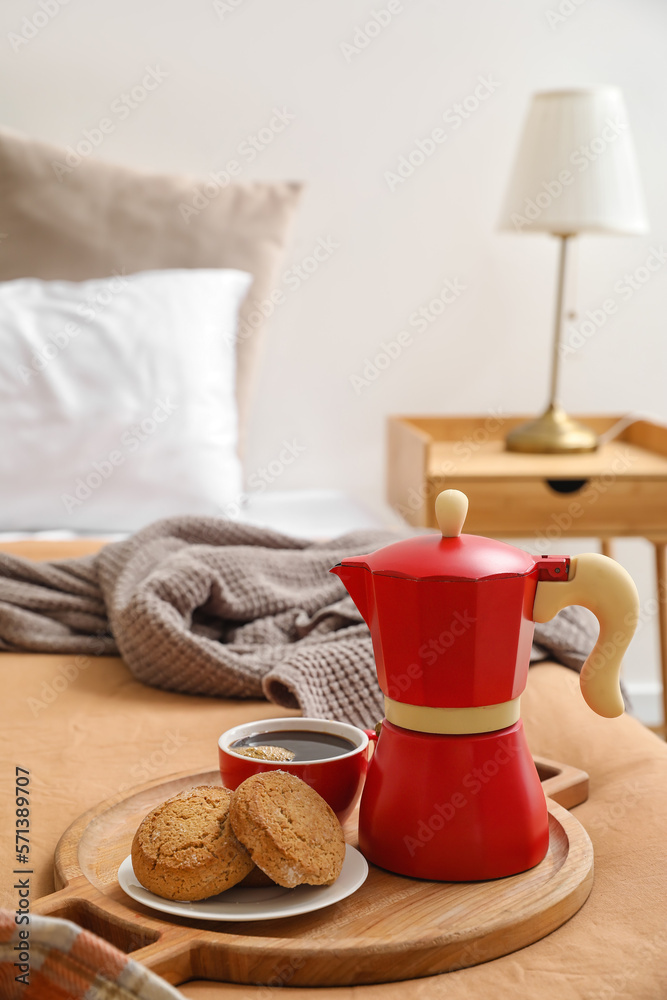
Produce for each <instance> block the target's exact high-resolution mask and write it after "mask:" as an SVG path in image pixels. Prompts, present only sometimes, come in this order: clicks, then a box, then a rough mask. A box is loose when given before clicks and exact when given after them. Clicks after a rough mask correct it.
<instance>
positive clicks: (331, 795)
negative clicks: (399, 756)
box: [218, 717, 376, 823]
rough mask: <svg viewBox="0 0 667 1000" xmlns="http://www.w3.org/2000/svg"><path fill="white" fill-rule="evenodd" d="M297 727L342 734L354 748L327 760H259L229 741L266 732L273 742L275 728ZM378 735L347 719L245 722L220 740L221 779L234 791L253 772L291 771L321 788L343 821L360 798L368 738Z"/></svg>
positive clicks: (312, 786) (366, 765)
mask: <svg viewBox="0 0 667 1000" xmlns="http://www.w3.org/2000/svg"><path fill="white" fill-rule="evenodd" d="M295 729H298V730H306V731H310V732H320V733H332V734H333V735H335V736H342V737H343V738H344V739H347V740H350V741H351V742H352V743H353V744H354V749H353V750H350V751H349V752H345V751H344V752H342V753H341V754H340V755H338V756H336V757H327V758H326V759H324V760H300V761H270V760H258V759H257V758H254V757H246V756H245V755H244V754H240V753H236V752H235V751H234V750H232V749H230V744H232V743H236V741H237V740H241V739H243V738H244V737H246V736H256V735H257V734H259V733H261V734H264V733H267V734H269V737H267V740H266V742H267V744H268V743H270V742H271V740H270V734H271V733H272V732H281V731H283V732H284V731H285V730H295ZM375 738H376V735H375V732H374V731H373V730H372V729H358V728H357V727H356V726H351V725H349V723H347V722H332V721H331V720H329V719H308V718H306V719H304V718H294V717H292V718H286V719H259V720H258V721H257V722H246V723H245V724H244V725H242V726H235V727H234V728H233V729H228V730H227V732H225V733H223V734H222V736H221V737H220V739H219V740H218V757H219V760H220V775H221V777H222V783H223V785H224V786H225V788H229V789H231V790H232V791H233V790H234V789H235V788H238V786H239V785H240V784H241V782H242V781H245V779H246V778H249V777H250V775H251V774H259V773H260V772H261V771H288V772H289V773H290V774H295V775H296V776H297V777H298V778H302V779H303V781H305V782H306V784H308V785H310V786H311V788H314V789H315V791H316V792H319V794H320V795H321V796H322V798H323V799H325V800H326V801H327V802H328V803H329V805H330V806H331V808H332V809H333V811H334V812H335V813H336V815H337V816H338V819H339V820H340V822H341V823H343V822H344V821H345V820H346V819H347V817H348V816H349V815H350V813H351V812H352V810H353V809H354V807H355V806H356V804H357V802H358V801H359V796H360V795H361V790H362V788H363V785H364V780H365V778H366V771H367V769H368V754H369V750H368V747H369V740H375Z"/></svg>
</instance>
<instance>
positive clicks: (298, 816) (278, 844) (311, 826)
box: [229, 771, 345, 889]
mask: <svg viewBox="0 0 667 1000" xmlns="http://www.w3.org/2000/svg"><path fill="white" fill-rule="evenodd" d="M229 815H230V819H231V823H232V828H233V830H234V833H235V834H236V836H237V837H238V839H239V840H240V841H241V843H242V844H244V845H245V847H247V849H248V852H249V854H250V856H251V857H252V860H253V861H254V862H255V864H256V865H257V867H258V868H261V869H262V871H263V872H266V874H267V875H268V876H269V878H271V879H273V881H274V882H277V883H278V885H282V886H286V887H287V888H290V889H291V888H293V887H294V886H296V885H301V884H302V883H307V884H309V885H330V884H331V883H332V882H334V881H335V880H336V879H337V878H338V876H339V875H340V873H341V869H342V867H343V861H344V858H345V841H344V839H343V830H342V828H341V825H340V823H339V822H338V819H337V817H336V814H335V813H334V811H333V809H332V808H331V806H330V805H328V804H327V803H326V802H325V801H324V799H323V798H322V797H321V796H320V795H318V794H317V792H316V791H314V789H312V788H311V787H310V785H307V784H306V783H305V781H302V780H301V778H297V777H295V776H294V775H293V774H287V773H286V772H285V771H263V772H261V773H260V774H253V775H252V777H250V778H246V780H245V781H244V782H243V783H242V784H241V785H239V787H238V788H237V789H236V791H235V792H232V801H231V805H230V809H229Z"/></svg>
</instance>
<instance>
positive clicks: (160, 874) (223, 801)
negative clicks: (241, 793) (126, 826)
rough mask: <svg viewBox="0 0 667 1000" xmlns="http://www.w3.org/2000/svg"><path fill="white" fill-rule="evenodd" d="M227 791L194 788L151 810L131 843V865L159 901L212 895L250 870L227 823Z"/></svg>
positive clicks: (210, 787) (244, 854)
mask: <svg viewBox="0 0 667 1000" xmlns="http://www.w3.org/2000/svg"><path fill="white" fill-rule="evenodd" d="M230 794H231V793H230V792H228V791H227V789H226V788H218V787H217V786H208V785H199V786H198V787H197V788H191V789H189V790H188V791H185V792H180V794H178V795H174V796H173V798H171V799H167V801H166V802H163V803H162V804H161V805H159V806H156V808H155V809H153V810H152V812H150V813H149V814H148V815H147V816H146V817H145V819H144V820H143V821H142V822H141V824H140V826H139V829H138V830H137V832H136V834H135V835H134V841H133V842H132V867H133V868H134V874H135V875H136V876H137V878H138V879H139V881H140V882H141V884H142V885H143V886H144V888H146V889H148V890H149V891H150V892H154V893H155V894H156V895H157V896H162V897H163V898H164V899H182V900H197V899H207V898H208V897H209V896H216V895H217V894H218V893H219V892H223V891H224V890H225V889H229V888H230V886H233V885H236V883H237V882H240V881H241V880H242V879H243V878H245V876H246V875H247V874H248V873H249V872H250V871H252V869H253V862H252V860H251V858H250V855H249V854H248V852H247V851H246V849H245V848H244V847H243V846H242V845H241V844H240V843H239V842H238V840H237V839H236V837H235V835H234V831H233V830H232V827H231V823H230V821H229V804H230Z"/></svg>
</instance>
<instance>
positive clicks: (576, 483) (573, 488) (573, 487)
mask: <svg viewBox="0 0 667 1000" xmlns="http://www.w3.org/2000/svg"><path fill="white" fill-rule="evenodd" d="M545 482H546V484H547V486H548V487H549V489H550V490H553V491H554V493H578V492H579V490H581V489H583V487H584V486H585V485H586V483H587V482H588V480H587V479H546V480H545Z"/></svg>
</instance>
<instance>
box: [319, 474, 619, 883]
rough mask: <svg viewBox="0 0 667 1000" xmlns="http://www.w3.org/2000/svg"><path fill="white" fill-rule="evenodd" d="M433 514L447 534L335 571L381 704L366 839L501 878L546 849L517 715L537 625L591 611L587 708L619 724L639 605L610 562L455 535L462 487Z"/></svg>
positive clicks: (363, 824)
mask: <svg viewBox="0 0 667 1000" xmlns="http://www.w3.org/2000/svg"><path fill="white" fill-rule="evenodd" d="M435 507H436V516H437V520H438V525H439V527H440V534H426V535H419V536H416V537H414V538H409V539H405V540H403V541H399V542H395V543H393V544H391V545H387V546H385V547H384V548H382V549H378V550H377V551H376V552H373V553H371V554H370V555H365V556H354V557H351V558H349V559H344V560H343V561H342V562H341V563H339V564H338V565H337V566H335V567H334V568H333V569H332V570H331V572H332V573H336V574H338V576H339V577H340V578H341V580H342V581H343V583H344V584H345V586H346V587H347V589H348V591H349V593H350V595H351V596H352V599H353V600H354V602H355V604H356V605H357V607H358V608H359V611H360V612H361V614H362V615H363V617H364V619H365V621H366V622H367V624H368V626H369V628H370V631H371V636H372V639H373V650H374V653H375V662H376V667H377V672H378V679H379V682H380V688H381V689H382V691H383V693H384V695H385V716H386V717H385V719H384V720H383V722H382V728H381V731H380V736H379V739H378V741H377V744H376V748H375V753H374V754H373V758H372V760H371V762H370V765H369V769H368V776H367V778H366V784H365V786H364V791H363V794H362V798H361V806H360V813H359V846H360V848H361V850H362V852H363V854H364V855H365V856H366V858H367V859H368V860H369V861H372V862H373V863H374V864H376V865H379V866H381V867H382V868H387V869H389V871H393V872H397V873H399V874H401V875H410V876H412V877H416V878H425V879H438V880H443V881H466V882H467V881H474V880H477V879H492V878H499V877H501V876H505V875H514V874H516V873H517V872H522V871H526V870H527V869H528V868H532V867H533V866H534V865H536V864H538V863H539V862H540V861H541V860H542V859H543V858H544V856H545V854H546V852H547V849H548V846H549V825H548V814H547V806H546V800H545V797H544V793H543V791H542V787H541V784H540V780H539V777H538V774H537V771H536V768H535V765H534V763H533V759H532V757H531V755H530V752H529V750H528V745H527V743H526V738H525V735H524V731H523V723H522V721H521V719H520V717H519V701H520V695H521V692H522V691H523V689H524V688H525V686H526V681H527V675H528V663H529V659H530V651H531V645H532V639H533V631H534V623H535V622H546V621H548V620H549V619H550V618H553V616H554V615H555V614H556V613H557V612H558V611H560V610H561V609H562V608H564V607H566V606H567V605H569V604H580V605H584V606H585V607H587V608H590V610H591V611H592V612H593V613H594V614H595V615H596V616H597V618H598V620H599V622H600V636H599V638H598V641H597V643H596V646H595V648H594V650H593V651H592V653H591V654H590V656H589V657H588V659H587V660H586V663H585V664H584V667H583V670H582V672H581V691H582V694H583V696H584V699H585V700H586V702H587V703H588V705H589V706H590V707H591V708H592V709H593V711H594V712H597V713H598V714H599V715H603V716H606V717H608V718H613V717H614V716H617V715H621V714H622V712H623V699H622V696H621V692H620V688H619V671H620V666H621V660H622V657H623V654H624V652H625V650H626V648H627V646H628V644H629V642H630V640H631V638H632V635H633V633H634V630H635V627H636V623H637V617H638V610H639V598H638V595H637V589H636V587H635V585H634V583H633V582H632V579H631V577H630V576H629V574H628V573H627V572H626V571H625V570H624V569H623V568H622V567H621V566H620V565H619V564H618V563H616V562H614V561H613V560H612V559H608V558H607V557H606V556H602V555H598V554H597V553H590V554H586V555H580V556H575V557H573V558H572V559H570V558H569V557H568V556H539V557H533V556H531V555H529V554H528V553H527V552H524V551H522V550H521V549H518V548H515V547H514V546H512V545H508V544H506V543H505V542H500V541H494V540H493V539H490V538H483V537H480V536H478V535H462V534H461V529H462V527H463V522H464V520H465V517H466V514H467V511H468V499H467V497H466V496H465V494H463V493H460V492H459V491H458V490H445V491H444V493H441V494H440V495H439V496H438V498H437V500H436V504H435Z"/></svg>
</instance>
